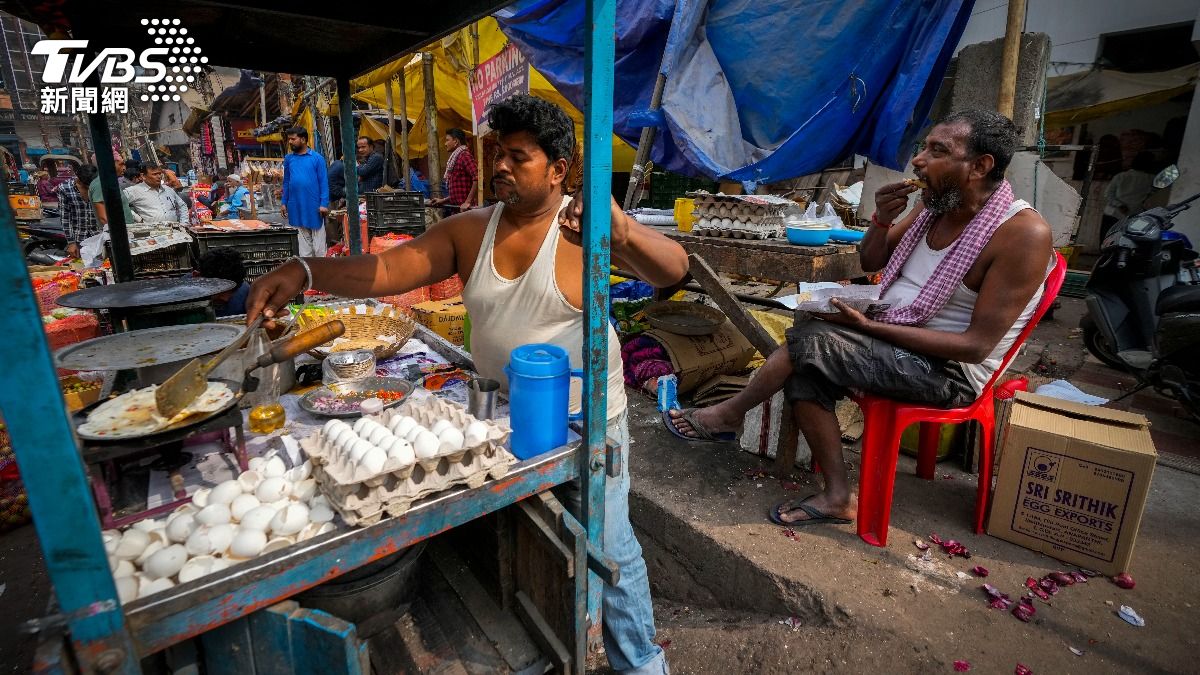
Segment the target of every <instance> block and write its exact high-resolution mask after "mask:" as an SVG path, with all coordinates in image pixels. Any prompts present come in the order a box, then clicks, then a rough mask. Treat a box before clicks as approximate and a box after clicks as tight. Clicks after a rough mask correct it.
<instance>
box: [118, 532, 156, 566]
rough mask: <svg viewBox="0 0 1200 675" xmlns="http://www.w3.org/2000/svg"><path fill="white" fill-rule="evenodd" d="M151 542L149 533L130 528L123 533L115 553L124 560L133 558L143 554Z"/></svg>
mask: <svg viewBox="0 0 1200 675" xmlns="http://www.w3.org/2000/svg"><path fill="white" fill-rule="evenodd" d="M149 544H150V535H149V534H148V533H146V532H143V531H141V530H135V529H132V528H130V529H128V530H126V531H125V533H124V534H122V535H121V539H120V541H118V542H117V547H116V549H115V550H114V551H113V555H115V556H117V557H118V558H120V559H122V560H133V559H134V558H136V557H138V556H139V555H141V554H142V551H144V550H146V546H148V545H149Z"/></svg>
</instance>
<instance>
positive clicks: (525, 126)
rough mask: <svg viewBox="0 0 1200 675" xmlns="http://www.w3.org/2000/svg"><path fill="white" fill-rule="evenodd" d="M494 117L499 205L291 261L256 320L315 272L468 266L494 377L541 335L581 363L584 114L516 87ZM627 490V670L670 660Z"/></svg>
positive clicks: (258, 295)
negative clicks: (398, 242)
mask: <svg viewBox="0 0 1200 675" xmlns="http://www.w3.org/2000/svg"><path fill="white" fill-rule="evenodd" d="M488 115H489V122H490V126H491V128H492V129H494V130H496V132H497V134H498V141H499V143H498V146H499V147H498V149H497V154H496V157H495V160H494V164H493V176H494V179H493V183H494V186H495V191H496V197H497V198H498V199H499V200H500V202H501V203H500V204H497V205H495V206H493V207H490V208H481V209H475V210H472V211H466V212H464V213H460V214H456V215H453V216H450V217H449V218H447V219H445V220H443V221H441V222H440V223H437V224H436V225H434V226H432V227H430V228H429V229H428V231H426V232H425V234H423V235H421V236H420V237H417V238H416V239H414V240H412V241H410V242H408V243H406V244H404V245H403V246H396V247H394V248H391V249H388V250H387V251H386V252H385V253H382V254H380V255H362V256H352V257H348V258H306V259H304V260H302V261H301V260H292V261H289V262H288V263H286V264H284V265H283V266H281V267H279V268H277V269H275V270H274V271H272V272H271V273H269V274H267V275H264V276H263V277H261V278H259V279H258V280H257V281H256V282H255V283H254V286H253V287H252V288H251V291H250V297H249V298H248V300H247V303H246V313H247V318H248V319H249V320H250V321H253V320H254V319H255V318H256V317H257V316H258V314H259V313H260V312H269V316H273V315H274V313H275V312H278V311H279V310H280V309H281V308H282V307H284V306H285V305H286V304H287V303H288V302H290V299H291V298H294V297H295V296H296V295H297V294H298V293H300V292H302V291H303V290H305V287H306V286H307V285H308V284H309V283H310V281H311V285H312V287H313V288H317V289H320V290H322V291H326V292H329V293H333V294H336V295H340V296H343V297H348V298H366V297H372V298H373V297H380V296H387V295H395V294H398V293H405V292H407V291H410V290H413V289H415V288H420V287H422V286H428V285H430V284H433V283H436V282H439V281H442V280H444V279H447V278H449V277H451V276H453V275H455V274H457V275H458V276H459V277H461V278H462V281H463V283H464V284H465V287H464V290H463V298H464V301H465V303H466V306H467V311H468V313H469V314H470V317H471V347H472V358H473V360H474V362H475V366H476V368H477V369H478V371H479V373H480V374H481V375H483V376H484V377H488V378H492V379H496V380H500V381H502V382H503V381H505V377H504V370H503V369H504V366H505V365H506V364H507V362H508V358H509V352H511V350H512V348H513V347H516V346H518V345H522V344H528V343H534V342H549V343H554V344H557V345H559V346H561V347H563V348H565V349H566V350H567V351H568V353H569V354H570V356H571V365H572V366H573V367H575V368H581V367H582V366H583V363H582V359H581V354H580V352H581V348H582V340H583V331H584V322H583V311H582V309H581V308H582V306H583V269H584V268H583V249H582V246H581V243H582V240H581V235H580V231H581V226H580V223H581V222H582V219H583V210H584V204H583V201H582V198H581V197H576V198H575V199H574V200H571V199H569V198H565V197H564V196H563V192H564V181H565V180H566V177H567V170H568V168H569V166H570V161H571V158H572V155H573V154H574V152H575V125H574V123H573V122H572V121H571V119H570V117H568V116H567V114H566V113H565V112H563V110H562V109H561V108H559V107H558V106H556V105H554V104H552V103H549V102H547V101H544V100H541V99H538V98H534V97H531V96H514V97H511V98H509V99H506V100H505V101H503V102H501V103H497V104H495V105H493V106H492V107H491V108H489V111H488ZM602 180H608V177H607V176H605V177H603V178H602ZM593 207H596V208H601V209H608V210H609V212H610V215H611V219H612V239H611V241H612V248H611V255H612V260H613V263H614V264H617V265H620V266H621V267H622V268H625V269H630V270H632V271H633V272H634V273H636V274H637V275H638V276H639V277H640V278H641V279H643V280H645V281H646V282H648V283H650V284H652V285H654V286H657V287H667V286H672V285H674V284H676V283H677V282H679V281H680V280H682V279H683V277H684V276H685V275H686V274H687V271H688V259H687V254H686V253H685V252H684V250H683V248H682V247H681V246H680V245H679V244H677V243H675V242H674V241H672V240H670V239H668V238H667V237H665V236H663V235H662V234H659V233H657V232H655V231H653V230H651V229H649V228H647V227H645V226H644V225H641V224H639V223H637V222H636V221H634V220H633V219H632V218H629V217H628V216H626V215H625V213H624V212H623V211H622V210H621V209H620V207H618V206H617V204H616V201H614V200H613V199H612V198H611V197H610V198H609V202H608V203H606V204H598V205H588V208H593ZM310 270H311V272H310ZM310 276H311V279H310ZM620 350H621V345H620V343H619V342H618V341H617V336H616V335H615V334H614V333H613V332H612V329H611V328H609V343H608V410H607V416H608V420H609V426H608V430H609V431H608V435H609V437H611V438H624V437H626V436H627V435H628V431H627V424H626V416H625V415H624V414H623V413H624V412H625V389H624V382H623V379H622V372H621V352H620ZM628 450H629V448H627V447H626V448H625V449H624V451H625V452H626V453H628ZM622 463H623V464H624V465H625V466H628V461H627V460H626V461H624V462H622ZM628 489H629V484H628V474H627V473H626V474H624V475H623V476H622V477H619V478H610V479H609V480H608V484H607V485H606V489H605V514H606V515H605V520H604V549H605V552H606V553H608V554H609V555H610V557H612V559H613V560H615V561H617V563H618V565H619V566H620V572H621V575H620V579H621V580H620V583H619V584H618V585H617V586H616V587H609V586H606V587H605V589H604V612H605V613H604V623H605V647H606V652H607V654H608V658H609V662H610V665H612V667H613V668H614V669H615V670H617V671H618V672H636V673H643V672H655V673H659V672H665V670H666V664H665V657H664V656H663V652H662V649H661V648H660V647H659V646H658V645H656V644H654V642H653V623H654V619H653V610H652V607H651V603H650V588H649V585H648V582H647V580H646V569H645V562H644V561H643V560H642V556H641V549H640V547H639V546H638V543H637V540H636V538H635V537H634V534H633V530H632V527H631V526H630V524H629V517H628Z"/></svg>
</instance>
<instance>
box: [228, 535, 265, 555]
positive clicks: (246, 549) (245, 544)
mask: <svg viewBox="0 0 1200 675" xmlns="http://www.w3.org/2000/svg"><path fill="white" fill-rule="evenodd" d="M266 545H267V534H266V533H265V532H263V531H262V530H248V529H246V528H244V527H242V528H238V532H237V534H235V535H234V536H233V543H232V544H230V546H229V552H230V554H232V555H233V556H234V557H237V558H253V557H254V556H256V555H258V554H259V553H262V550H263V547H264V546H266Z"/></svg>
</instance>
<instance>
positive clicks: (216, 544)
mask: <svg viewBox="0 0 1200 675" xmlns="http://www.w3.org/2000/svg"><path fill="white" fill-rule="evenodd" d="M236 532H237V528H235V527H234V526H233V525H231V524H229V523H225V524H224V525H214V526H212V527H210V528H209V529H208V541H209V543H210V544H212V552H213V553H224V552H225V551H227V550H229V545H230V544H232V543H233V535H234V534H235V533H236Z"/></svg>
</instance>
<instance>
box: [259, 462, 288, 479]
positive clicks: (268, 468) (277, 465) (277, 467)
mask: <svg viewBox="0 0 1200 675" xmlns="http://www.w3.org/2000/svg"><path fill="white" fill-rule="evenodd" d="M286 471H287V464H284V462H283V459H282V458H281V457H272V458H270V459H268V460H267V463H266V464H264V465H263V470H262V475H263V477H264V478H279V477H281V476H283V474H284V473H285V472H286Z"/></svg>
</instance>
